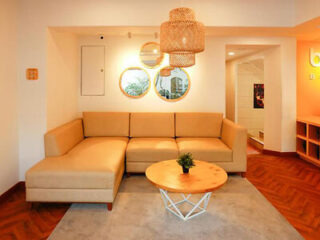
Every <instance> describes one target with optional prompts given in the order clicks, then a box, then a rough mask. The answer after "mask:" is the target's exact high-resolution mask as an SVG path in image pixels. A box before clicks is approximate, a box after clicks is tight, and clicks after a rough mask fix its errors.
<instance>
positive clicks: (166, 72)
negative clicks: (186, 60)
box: [160, 67, 174, 77]
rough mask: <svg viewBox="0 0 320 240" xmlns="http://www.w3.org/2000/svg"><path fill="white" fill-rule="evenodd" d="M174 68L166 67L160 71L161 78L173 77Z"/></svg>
mask: <svg viewBox="0 0 320 240" xmlns="http://www.w3.org/2000/svg"><path fill="white" fill-rule="evenodd" d="M173 69H174V68H173V67H165V68H163V69H161V70H160V76H161V77H169V76H170V75H171V71H172V70H173Z"/></svg>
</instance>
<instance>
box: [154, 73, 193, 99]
mask: <svg viewBox="0 0 320 240" xmlns="http://www.w3.org/2000/svg"><path fill="white" fill-rule="evenodd" d="M154 85H155V89H156V93H157V94H158V96H159V97H160V98H162V99H163V100H166V101H179V100H181V99H182V98H184V97H185V96H186V95H187V93H188V92H189V89H190V77H189V75H188V73H187V72H186V71H185V70H184V69H182V68H173V67H164V68H162V69H161V70H160V71H159V72H158V74H157V75H156V77H155V81H154Z"/></svg>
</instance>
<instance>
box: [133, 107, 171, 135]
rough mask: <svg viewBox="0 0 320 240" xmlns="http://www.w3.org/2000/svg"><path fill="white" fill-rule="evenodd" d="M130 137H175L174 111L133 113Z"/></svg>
mask: <svg viewBox="0 0 320 240" xmlns="http://www.w3.org/2000/svg"><path fill="white" fill-rule="evenodd" d="M130 137H174V113H131V115H130Z"/></svg>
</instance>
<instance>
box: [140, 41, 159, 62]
mask: <svg viewBox="0 0 320 240" xmlns="http://www.w3.org/2000/svg"><path fill="white" fill-rule="evenodd" d="M140 60H141V62H142V64H143V65H145V66H146V67H148V68H156V67H158V66H160V64H161V63H162V60H163V53H162V52H161V51H160V44H159V43H156V42H147V43H145V44H144V45H143V46H142V47H141V50H140Z"/></svg>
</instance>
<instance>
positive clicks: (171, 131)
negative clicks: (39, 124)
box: [26, 112, 247, 210]
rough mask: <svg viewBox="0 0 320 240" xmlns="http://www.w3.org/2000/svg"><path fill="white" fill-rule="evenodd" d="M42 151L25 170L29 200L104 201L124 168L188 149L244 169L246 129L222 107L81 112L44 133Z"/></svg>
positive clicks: (132, 169) (139, 167)
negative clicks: (217, 109)
mask: <svg viewBox="0 0 320 240" xmlns="http://www.w3.org/2000/svg"><path fill="white" fill-rule="evenodd" d="M44 140H45V154H46V157H45V159H43V160H42V161H40V162H39V163H37V164H36V165H34V166H33V167H32V168H31V169H29V170H28V171H27V173H26V193H27V195H26V198H27V201H28V202H91V203H107V205H108V209H109V210H111V209H112V203H113V201H114V199H115V197H116V194H117V191H118V188H119V186H120V183H121V180H122V177H123V174H124V172H125V171H126V172H127V173H144V172H145V170H146V168H147V167H148V166H150V165H151V164H152V163H154V162H157V161H162V160H168V159H175V158H177V157H178V156H179V154H181V153H185V152H191V153H192V154H193V156H194V157H195V158H196V159H199V160H204V161H208V162H212V163H215V164H217V165H219V166H221V167H222V168H224V169H225V170H226V171H227V172H238V173H241V174H242V175H244V174H245V172H246V167H247V165H246V164H247V159H246V145H247V132H246V129H245V128H243V127H241V126H239V125H237V124H235V123H233V122H231V121H229V120H227V119H223V115H222V114H220V113H124V112H84V113H83V118H82V119H76V120H74V121H72V122H70V123H67V124H65V125H63V126H60V127H58V128H56V129H53V130H51V131H49V132H48V133H46V134H45V137H44Z"/></svg>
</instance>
